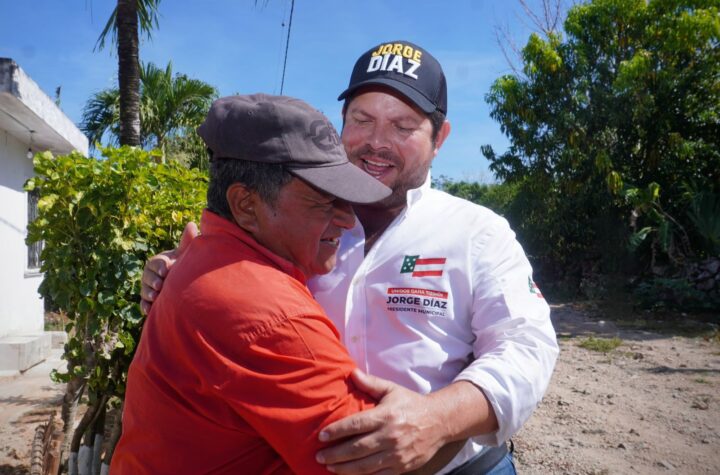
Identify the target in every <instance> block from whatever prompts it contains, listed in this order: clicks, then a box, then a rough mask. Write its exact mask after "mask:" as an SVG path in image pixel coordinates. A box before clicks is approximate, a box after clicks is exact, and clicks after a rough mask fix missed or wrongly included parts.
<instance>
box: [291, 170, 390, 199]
mask: <svg viewBox="0 0 720 475" xmlns="http://www.w3.org/2000/svg"><path fill="white" fill-rule="evenodd" d="M286 166H287V167H288V170H289V171H290V173H292V174H294V175H296V176H298V177H300V178H302V179H303V180H305V181H307V182H308V183H310V184H311V185H313V186H315V187H316V188H319V189H321V190H323V191H325V192H326V193H330V194H331V195H333V196H337V197H338V198H340V199H343V200H345V201H348V202H350V203H358V204H366V203H375V202H376V201H380V200H382V199H384V198H387V197H388V196H390V194H391V193H392V190H391V189H390V188H388V187H387V186H385V185H383V184H382V183H381V182H380V181H378V180H376V179H375V178H373V177H372V176H370V175H368V174H367V173H365V172H364V171H362V170H361V169H359V168H358V167H356V166H355V165H353V164H352V163H350V162H344V163H341V164H335V165H328V166H323V167H313V168H296V167H293V166H292V165H289V166H288V164H286Z"/></svg>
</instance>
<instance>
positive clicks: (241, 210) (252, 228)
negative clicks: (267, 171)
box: [225, 183, 259, 235]
mask: <svg viewBox="0 0 720 475" xmlns="http://www.w3.org/2000/svg"><path fill="white" fill-rule="evenodd" d="M225 199H227V202H228V205H229V206H230V212H231V213H232V215H233V218H235V222H236V223H237V225H238V226H240V227H241V228H242V229H243V230H244V231H245V232H247V233H249V234H251V235H254V234H255V233H256V232H257V231H258V229H259V226H258V217H257V214H256V213H257V205H258V203H259V197H258V195H257V193H255V192H254V191H250V190H248V189H247V188H246V187H245V185H243V184H240V183H233V184H232V185H230V187H228V189H227V192H226V193H225Z"/></svg>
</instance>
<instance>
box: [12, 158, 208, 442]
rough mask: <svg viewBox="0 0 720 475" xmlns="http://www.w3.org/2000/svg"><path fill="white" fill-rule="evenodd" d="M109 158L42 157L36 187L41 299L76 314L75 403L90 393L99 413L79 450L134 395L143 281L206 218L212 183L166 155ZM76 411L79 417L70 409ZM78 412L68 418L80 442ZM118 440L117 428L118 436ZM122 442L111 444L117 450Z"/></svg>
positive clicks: (32, 184) (34, 233)
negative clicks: (161, 160) (148, 263)
mask: <svg viewBox="0 0 720 475" xmlns="http://www.w3.org/2000/svg"><path fill="white" fill-rule="evenodd" d="M101 152H102V154H103V156H104V159H102V160H96V159H94V158H86V157H83V156H82V155H80V154H78V153H72V154H70V155H66V156H59V157H53V156H52V154H50V153H43V154H38V155H36V156H35V160H34V165H35V174H36V176H35V177H34V178H31V179H30V180H28V182H27V183H26V185H25V188H26V190H37V191H38V192H39V201H38V218H37V219H36V220H35V221H34V222H33V223H31V224H30V225H29V226H28V242H37V241H44V243H45V244H44V248H43V251H42V271H43V273H44V280H43V283H42V285H41V286H40V293H41V294H42V295H43V296H45V297H47V298H50V299H52V300H53V302H54V303H55V304H56V305H57V306H58V307H59V308H60V309H62V311H63V312H64V313H65V314H66V315H67V319H68V321H69V323H68V324H67V325H66V330H67V331H68V332H69V333H70V338H69V341H68V342H67V344H66V345H65V355H64V357H65V359H66V360H67V362H68V366H67V371H66V372H55V373H54V378H55V379H56V380H57V381H63V382H67V383H68V394H67V395H66V402H67V401H77V400H78V399H79V397H80V395H81V394H82V393H83V392H84V394H85V395H86V398H87V401H88V403H89V406H90V407H89V409H88V411H87V412H86V415H85V417H83V419H82V421H81V422H80V425H79V427H78V428H77V430H76V431H75V432H74V434H72V447H71V452H77V451H78V448H79V445H80V441H81V438H82V436H83V435H87V436H88V437H86V440H89V441H90V442H89V444H88V445H92V441H93V437H92V435H93V434H101V433H103V432H104V427H102V425H103V424H102V422H103V421H104V420H105V417H104V415H105V411H106V410H107V409H108V408H110V407H112V406H118V405H119V404H120V402H121V401H122V398H123V396H124V393H125V383H126V378H127V370H128V366H129V364H130V361H131V359H132V356H133V353H134V350H135V346H136V343H137V341H138V338H139V336H140V331H141V327H142V319H141V314H140V308H139V300H140V297H139V291H140V277H141V272H142V265H143V262H144V261H145V260H146V259H147V257H148V256H150V255H153V254H156V253H158V252H159V251H161V250H164V249H169V248H172V247H174V245H175V243H176V242H177V241H178V240H179V237H180V234H181V233H182V230H183V226H184V223H186V222H187V221H189V220H197V219H198V218H199V214H200V212H201V210H202V208H203V207H204V204H205V190H206V189H207V178H206V177H205V176H204V175H202V174H201V173H200V172H198V171H196V170H188V169H186V168H184V167H183V166H182V165H180V164H177V163H174V162H171V163H167V164H157V163H156V161H155V158H156V157H157V153H158V152H146V151H143V150H140V149H135V148H130V147H122V148H119V149H115V148H106V149H101ZM68 411H69V412H68ZM72 412H73V408H72V407H70V408H68V407H66V408H64V411H63V419H64V421H65V424H66V425H65V428H66V435H67V437H66V443H69V442H70V440H71V433H72V426H73V420H72V419H73V418H74V417H73V416H72ZM115 435H116V436H117V431H116V434H115ZM113 447H114V441H113V442H111V444H110V447H109V452H108V453H109V454H111V453H112V448H113Z"/></svg>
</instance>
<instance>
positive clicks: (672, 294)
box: [634, 277, 720, 312]
mask: <svg viewBox="0 0 720 475" xmlns="http://www.w3.org/2000/svg"><path fill="white" fill-rule="evenodd" d="M634 295H635V298H636V299H637V301H638V304H639V305H640V307H642V308H646V309H657V308H668V309H674V310H682V311H684V312H687V311H702V310H713V309H718V308H720V298H719V297H718V296H717V295H711V294H709V293H706V292H702V291H700V290H698V289H696V288H695V287H694V286H693V285H692V283H690V282H689V281H688V280H687V279H685V278H682V277H674V278H661V277H655V278H652V279H647V280H644V281H642V282H640V284H638V286H637V287H636V288H635V291H634Z"/></svg>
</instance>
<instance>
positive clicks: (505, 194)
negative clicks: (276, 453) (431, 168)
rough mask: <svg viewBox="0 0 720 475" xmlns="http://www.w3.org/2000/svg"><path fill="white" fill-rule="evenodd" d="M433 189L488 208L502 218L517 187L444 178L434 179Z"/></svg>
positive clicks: (508, 210)
mask: <svg viewBox="0 0 720 475" xmlns="http://www.w3.org/2000/svg"><path fill="white" fill-rule="evenodd" d="M433 187H434V188H437V189H440V190H443V191H445V192H447V193H449V194H451V195H453V196H457V197H458V198H463V199H465V200H468V201H471V202H473V203H475V204H479V205H482V206H485V207H487V208H490V209H491V210H493V211H495V212H496V213H498V214H500V215H503V216H506V215H507V214H508V213H509V212H510V207H511V205H512V203H513V201H514V199H515V194H516V193H517V186H515V185H512V184H506V183H490V184H488V183H477V182H468V181H453V180H451V179H449V178H447V177H445V176H440V178H438V179H434V180H433Z"/></svg>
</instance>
